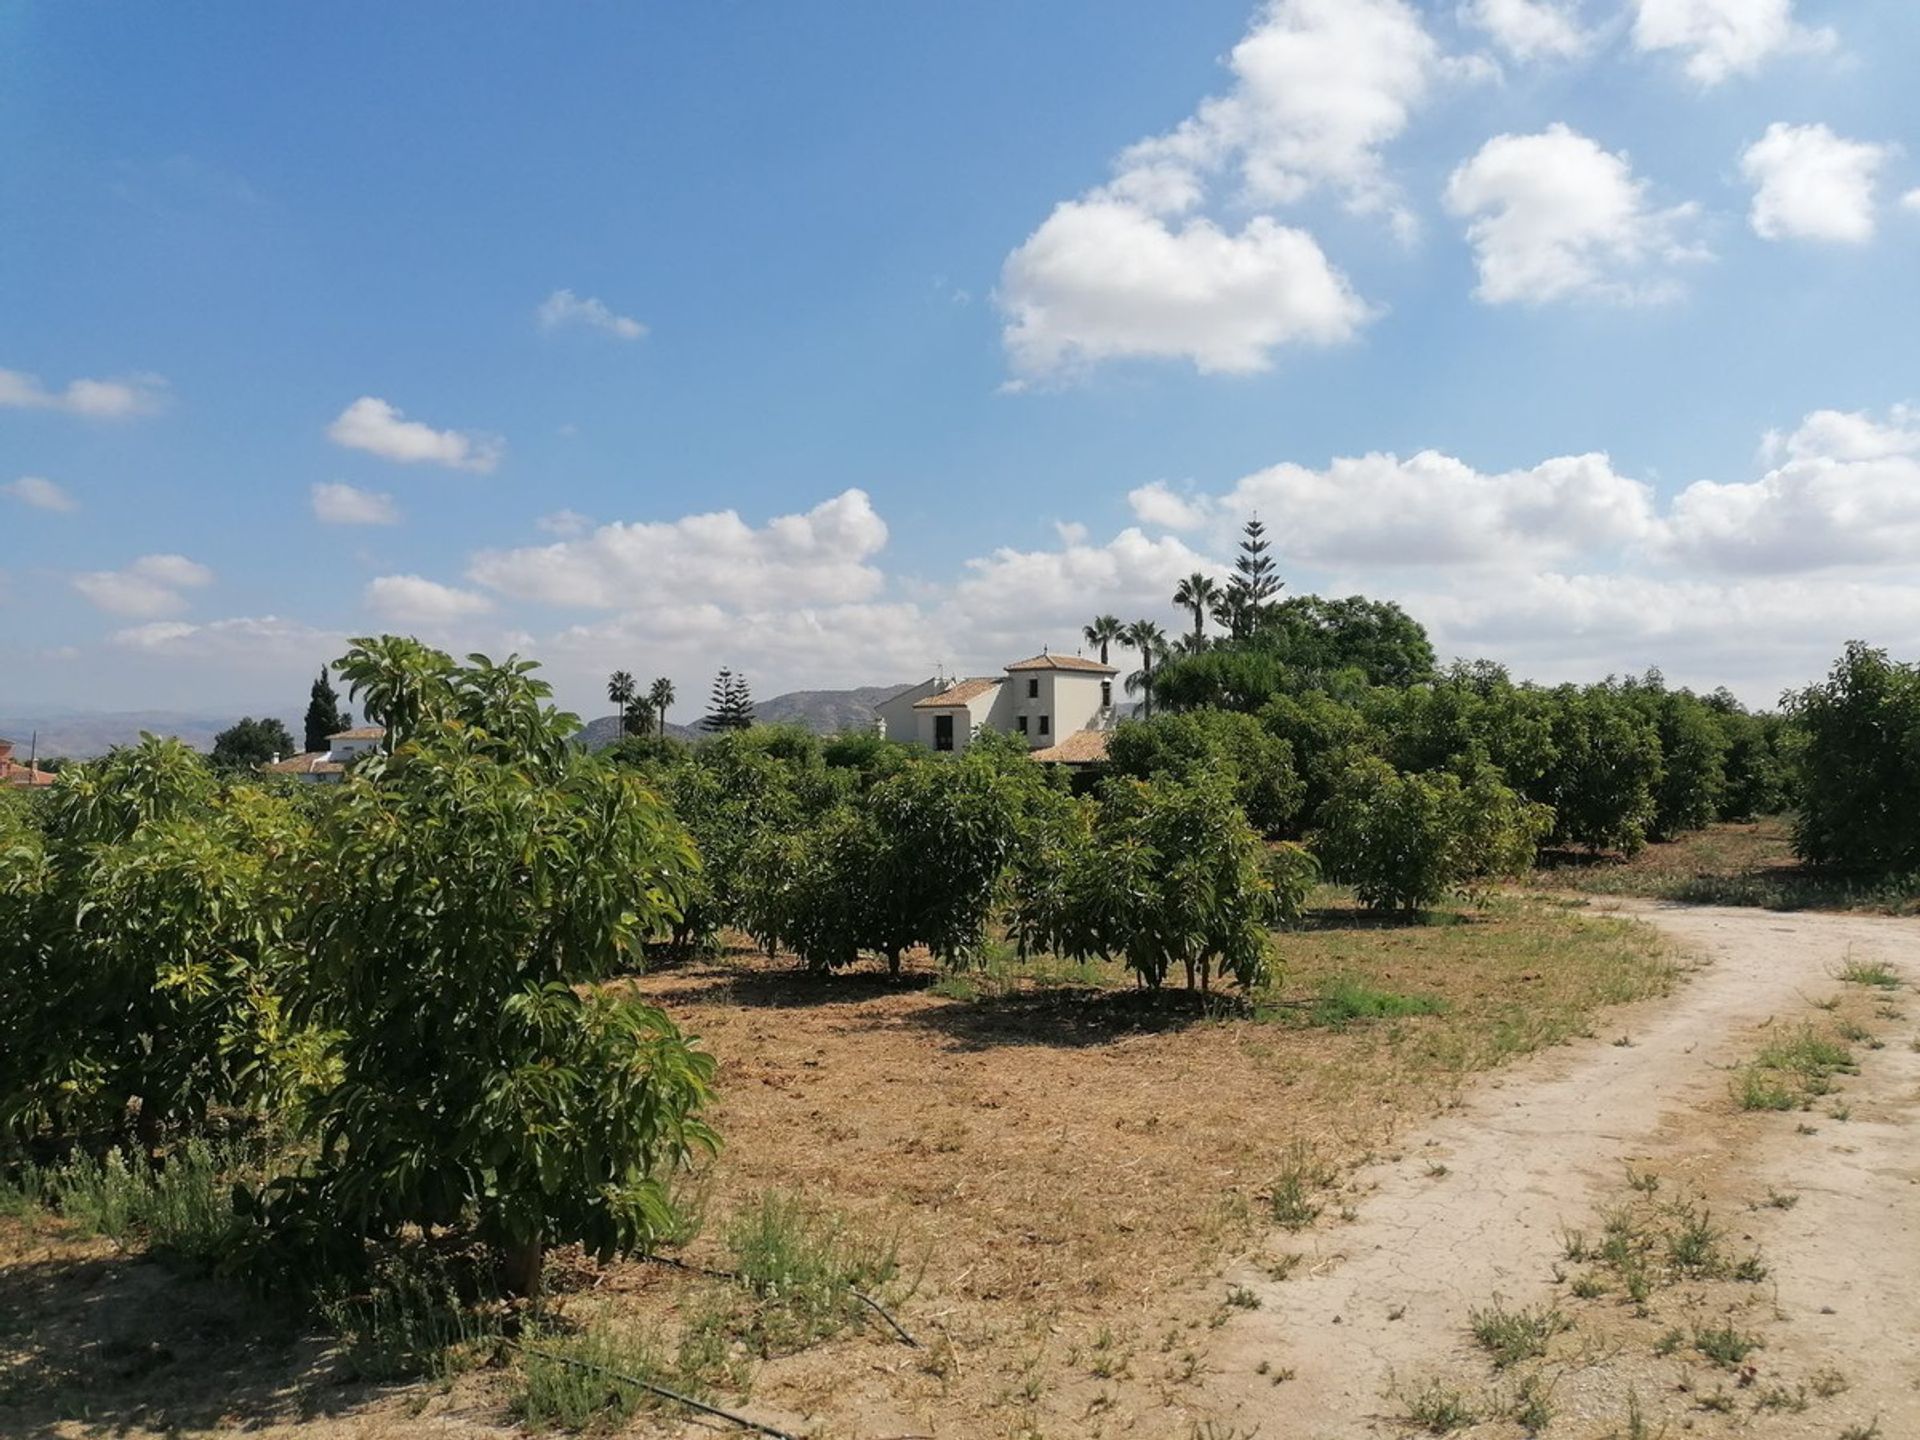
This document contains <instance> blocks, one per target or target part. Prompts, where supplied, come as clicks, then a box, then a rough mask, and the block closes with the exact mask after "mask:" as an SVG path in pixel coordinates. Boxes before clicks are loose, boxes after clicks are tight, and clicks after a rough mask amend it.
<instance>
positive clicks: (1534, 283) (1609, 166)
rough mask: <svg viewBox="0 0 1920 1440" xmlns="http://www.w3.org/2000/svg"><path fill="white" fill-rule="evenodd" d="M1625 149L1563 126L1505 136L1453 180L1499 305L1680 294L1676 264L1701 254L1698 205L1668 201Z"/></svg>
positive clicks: (1455, 200) (1485, 280)
mask: <svg viewBox="0 0 1920 1440" xmlns="http://www.w3.org/2000/svg"><path fill="white" fill-rule="evenodd" d="M1647 192H1648V185H1647V182H1646V181H1644V180H1641V179H1639V178H1637V177H1636V176H1635V175H1634V173H1633V167H1632V166H1631V165H1630V164H1629V163H1628V160H1627V157H1626V156H1625V155H1624V154H1616V153H1614V152H1611V151H1608V150H1605V149H1603V148H1602V147H1601V146H1600V145H1598V144H1597V143H1595V142H1594V141H1593V140H1591V139H1589V138H1588V137H1587V136H1585V135H1582V134H1580V133H1579V132H1577V131H1575V130H1572V129H1569V128H1568V127H1567V126H1565V125H1562V124H1554V125H1550V126H1548V127H1547V128H1546V129H1545V130H1544V131H1541V132H1540V133H1539V134H1534V135H1496V136H1494V137H1493V138H1492V139H1491V140H1489V141H1487V143H1486V144H1485V145H1483V146H1481V147H1480V150H1479V153H1478V154H1476V155H1474V156H1473V158H1472V159H1470V160H1468V161H1466V162H1465V163H1464V164H1462V165H1461V166H1460V167H1459V168H1458V169H1457V170H1455V171H1454V172H1453V174H1452V175H1451V176H1450V177H1449V178H1448V180H1447V188H1446V205H1447V208H1448V210H1450V211H1451V212H1452V213H1453V214H1455V215H1457V216H1459V217H1460V218H1462V219H1464V220H1466V221H1467V238H1468V240H1469V241H1470V242H1471V243H1472V245H1473V250H1474V258H1475V262H1476V264H1477V266H1478V269H1479V274H1480V283H1479V287H1478V289H1477V290H1476V291H1475V292H1474V293H1475V294H1477V295H1478V296H1479V297H1480V299H1482V300H1484V301H1486V302H1487V303H1488V304H1491V305H1500V304H1509V303H1514V302H1520V303H1525V304H1535V305H1537V304H1543V303H1545V302H1548V301H1553V300H1564V299H1573V298H1587V299H1595V300H1606V301H1613V302H1616V303H1637V302H1647V301H1656V300H1661V299H1665V298H1668V297H1670V296H1671V295H1673V294H1674V293H1676V290H1677V285H1676V282H1675V281H1674V280H1673V279H1672V276H1671V274H1670V270H1671V267H1672V266H1673V264H1674V263H1676V262H1678V261H1682V260H1688V259H1697V258H1700V257H1701V255H1702V253H1703V252H1702V251H1701V250H1700V249H1699V248H1698V246H1696V245H1693V244H1690V243H1688V242H1687V240H1686V238H1685V235H1686V231H1687V228H1688V226H1689V224H1690V222H1691V221H1692V220H1693V218H1694V216H1695V213H1696V211H1695V208H1694V207H1693V206H1691V205H1680V206H1674V207H1671V208H1667V209H1661V208H1658V207H1657V206H1656V205H1654V203H1653V202H1652V201H1651V200H1650V198H1649V196H1648V193H1647Z"/></svg>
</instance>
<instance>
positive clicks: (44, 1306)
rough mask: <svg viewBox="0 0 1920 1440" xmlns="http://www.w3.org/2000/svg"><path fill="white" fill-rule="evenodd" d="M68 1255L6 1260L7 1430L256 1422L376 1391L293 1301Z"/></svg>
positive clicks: (325, 1410)
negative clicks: (340, 1362)
mask: <svg viewBox="0 0 1920 1440" xmlns="http://www.w3.org/2000/svg"><path fill="white" fill-rule="evenodd" d="M58 1252H59V1247H58V1246H57V1245H56V1246H55V1247H54V1250H53V1252H52V1253H49V1254H46V1255H43V1256H40V1257H38V1258H34V1259H31V1260H25V1261H21V1262H18V1263H13V1264H9V1265H7V1266H6V1267H5V1268H4V1269H0V1352H4V1353H5V1354H6V1356H7V1361H8V1363H7V1364H6V1366H5V1367H4V1369H0V1434H4V1435H9V1436H21V1437H28V1436H32V1437H42V1436H45V1437H51V1436H54V1435H56V1434H58V1435H72V1434H74V1433H80V1434H85V1435H102V1436H106V1435H120V1434H125V1433H126V1432H127V1431H129V1430H155V1431H163V1432H173V1431H177V1430H209V1429H253V1428H257V1427H258V1426H260V1425H262V1424H266V1423H270V1422H273V1421H283V1422H290V1421H294V1420H298V1419H303V1418H307V1417H311V1416H316V1415H330V1414H338V1413H342V1412H345V1411H348V1410H352V1409H354V1408H356V1407H358V1406H359V1405H360V1404H362V1403H363V1402H364V1401H366V1400H367V1399H368V1398H369V1395H370V1393H371V1390H370V1387H368V1386H366V1385H363V1384H358V1383H351V1384H350V1383H344V1382H345V1378H346V1377H344V1376H343V1375H342V1374H341V1373H340V1371H339V1368H338V1367H337V1366H336V1365H335V1364H334V1363H333V1362H332V1361H331V1360H330V1358H329V1354H328V1348H329V1347H328V1345H327V1343H326V1342H325V1341H324V1340H323V1339H321V1338H319V1337H316V1336H315V1335H314V1334H313V1333H312V1332H311V1330H310V1328H308V1327H306V1326H303V1325H301V1324H300V1323H299V1322H298V1320H297V1318H296V1317H295V1316H294V1315H293V1314H292V1313H291V1312H290V1311H288V1310H286V1309H285V1308H283V1307H280V1306H277V1305H273V1304H271V1303H269V1302H264V1301H259V1300H255V1299H253V1298H252V1297H250V1296H248V1295H246V1294H245V1293H243V1292H241V1291H239V1290H237V1289H236V1288H235V1287H233V1286H231V1285H228V1284H224V1283H221V1282H219V1281H216V1280H212V1279H202V1278H196V1277H193V1276H189V1275H183V1274H181V1273H179V1272H177V1271H174V1270H172V1269H170V1268H168V1267H167V1266H165V1265H163V1264H161V1263H159V1262H157V1261H154V1260H150V1259H147V1258H145V1257H136V1256H129V1255H124V1254H119V1253H109V1254H81V1255H63V1254H60V1253H58Z"/></svg>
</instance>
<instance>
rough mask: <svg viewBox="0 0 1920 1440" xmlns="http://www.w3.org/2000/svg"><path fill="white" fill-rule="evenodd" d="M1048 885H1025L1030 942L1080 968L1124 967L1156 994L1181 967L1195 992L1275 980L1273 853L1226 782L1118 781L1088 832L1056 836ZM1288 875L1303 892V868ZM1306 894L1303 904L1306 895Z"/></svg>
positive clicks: (1075, 824)
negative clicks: (1093, 960) (1093, 964)
mask: <svg viewBox="0 0 1920 1440" xmlns="http://www.w3.org/2000/svg"><path fill="white" fill-rule="evenodd" d="M1055 842H1056V846H1057V852H1058V853H1057V858H1056V859H1055V860H1054V861H1052V862H1051V865H1050V867H1049V869H1048V871H1047V873H1046V874H1045V876H1044V878H1043V879H1042V880H1041V881H1040V882H1039V883H1023V884H1020V885H1018V886H1016V889H1015V897H1014V911H1015V918H1014V922H1013V923H1014V926H1015V928H1016V930H1017V931H1018V932H1019V933H1020V935H1021V936H1022V938H1023V940H1025V941H1027V942H1028V943H1033V944H1036V945H1041V946H1044V947H1045V948H1048V949H1051V950H1054V951H1056V952H1057V953H1059V954H1062V955H1067V956H1071V957H1073V958H1075V959H1086V958H1090V957H1093V956H1107V957H1119V958H1121V959H1123V960H1124V961H1125V962H1126V964H1127V966H1128V968H1129V969H1131V970H1132V971H1133V972H1134V974H1135V975H1136V976H1137V977H1138V978H1139V979H1140V981H1141V983H1142V984H1144V985H1147V986H1149V987H1152V988H1156V989H1157V988H1158V987H1159V986H1160V985H1162V984H1163V983H1164V982H1165V980H1166V977H1167V974H1168V972H1169V971H1170V970H1172V969H1173V967H1174V966H1176V965H1177V966H1179V967H1180V968H1181V969H1182V970H1183V971H1184V973H1185V975H1186V980H1187V985H1188V987H1189V988H1195V987H1197V988H1201V989H1205V988H1207V987H1208V986H1209V985H1210V983H1211V980H1212V977H1213V976H1214V975H1215V974H1221V975H1231V976H1232V977H1233V979H1234V980H1235V981H1236V982H1237V983H1238V984H1239V985H1240V986H1241V987H1242V988H1252V987H1253V986H1255V985H1259V984H1262V983H1264V982H1266V981H1267V980H1268V979H1269V978H1270V976H1271V973H1272V968H1273V965H1272V941H1271V935H1270V933H1269V927H1270V926H1271V925H1273V924H1274V923H1276V922H1277V921H1278V920H1280V919H1281V918H1283V912H1284V910H1285V908H1286V905H1287V904H1292V905H1293V906H1295V907H1297V905H1298V898H1292V899H1290V900H1287V899H1276V892H1275V888H1274V878H1273V874H1272V873H1271V872H1270V871H1269V869H1268V865H1267V854H1266V850H1265V847H1264V846H1262V845H1261V843H1260V839H1259V836H1258V835H1256V834H1255V833H1254V831H1253V829H1252V827H1251V826H1249V825H1248V824H1247V821H1246V817H1245V816H1244V815H1243V814H1242V813H1241V812H1240V810H1239V807H1238V806H1236V805H1235V804H1234V800H1233V790H1232V786H1231V783H1230V782H1229V780H1228V779H1227V777H1225V776H1223V775H1203V776H1200V777H1197V778H1195V779H1193V780H1190V781H1182V780H1171V779H1160V780H1120V779H1116V780H1112V781H1109V782H1108V784H1107V785H1106V787H1105V788H1104V790H1103V791H1102V795H1101V800H1100V803H1099V804H1098V806H1097V807H1094V808H1093V809H1092V810H1091V812H1090V813H1089V815H1088V818H1087V819H1086V821H1085V822H1080V821H1068V822H1067V823H1065V824H1063V825H1062V827H1061V829H1060V831H1059V833H1058V834H1057V835H1056V837H1055ZM1280 873H1281V874H1282V875H1283V876H1285V877H1286V878H1287V879H1288V880H1289V882H1290V883H1292V884H1295V885H1296V886H1297V882H1298V878H1299V876H1300V874H1301V873H1302V872H1301V867H1299V866H1298V865H1297V863H1296V864H1295V865H1294V866H1292V867H1282V868H1281V871H1280ZM1297 893H1300V894H1303V893H1304V892H1303V891H1298V892H1297Z"/></svg>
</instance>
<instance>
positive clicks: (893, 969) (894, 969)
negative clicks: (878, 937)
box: [887, 946, 900, 980]
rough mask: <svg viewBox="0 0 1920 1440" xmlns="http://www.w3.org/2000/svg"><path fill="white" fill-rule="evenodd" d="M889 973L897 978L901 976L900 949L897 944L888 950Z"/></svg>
mask: <svg viewBox="0 0 1920 1440" xmlns="http://www.w3.org/2000/svg"><path fill="white" fill-rule="evenodd" d="M887 974H888V975H890V976H892V977H893V978H894V979H895V980H898V979H899V978H900V951H899V948H898V947H897V946H896V947H895V948H894V949H891V950H889V951H887Z"/></svg>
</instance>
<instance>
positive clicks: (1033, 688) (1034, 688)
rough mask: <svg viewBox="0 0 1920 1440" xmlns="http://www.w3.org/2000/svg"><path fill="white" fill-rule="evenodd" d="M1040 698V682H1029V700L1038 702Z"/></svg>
mask: <svg viewBox="0 0 1920 1440" xmlns="http://www.w3.org/2000/svg"><path fill="white" fill-rule="evenodd" d="M1039 698H1040V682H1039V681H1038V680H1029V681H1027V699H1029V700H1038V699H1039Z"/></svg>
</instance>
